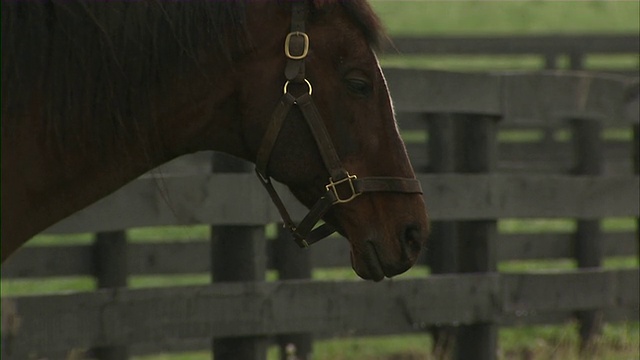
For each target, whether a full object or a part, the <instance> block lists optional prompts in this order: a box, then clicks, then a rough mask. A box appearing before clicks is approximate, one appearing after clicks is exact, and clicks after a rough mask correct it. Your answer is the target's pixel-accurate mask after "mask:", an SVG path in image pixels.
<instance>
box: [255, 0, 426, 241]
mask: <svg viewBox="0 0 640 360" xmlns="http://www.w3.org/2000/svg"><path fill="white" fill-rule="evenodd" d="M292 7H293V10H292V16H291V32H290V33H289V34H288V35H287V37H286V38H285V49H284V53H285V56H286V57H287V65H286V67H285V77H286V79H287V81H286V82H285V85H284V95H283V96H282V97H281V98H280V102H279V103H278V105H277V106H276V108H275V110H274V111H273V114H272V115H271V121H270V123H269V125H268V127H267V130H266V132H265V134H264V137H263V139H262V144H261V145H260V148H259V149H258V153H257V156H256V174H257V175H258V178H259V179H260V182H261V183H262V185H264V187H265V189H266V190H267V192H268V193H269V196H270V197H271V200H272V201H273V203H274V204H275V206H276V208H277V209H278V211H279V212H280V216H281V217H282V220H283V222H284V226H285V227H286V228H287V229H289V231H290V232H291V234H292V235H293V238H294V240H295V241H296V243H297V244H298V245H299V246H300V247H308V246H309V245H311V244H313V243H315V242H317V241H318V240H321V239H323V238H325V237H327V236H329V235H331V234H332V233H334V232H335V229H334V228H333V227H332V226H331V225H329V224H326V223H325V224H323V225H321V226H318V227H316V228H315V229H314V226H315V225H316V224H317V223H318V222H319V221H320V220H321V219H322V217H323V216H324V215H325V214H326V213H327V211H329V209H330V208H331V206H333V205H336V204H344V203H348V202H350V201H351V200H353V199H355V198H356V197H357V196H359V195H361V194H362V193H364V192H398V193H409V194H422V188H421V187H420V182H419V181H418V180H416V179H410V178H400V177H368V178H364V179H358V177H357V176H356V175H355V174H354V175H352V174H349V172H348V171H347V170H345V168H344V167H343V166H342V162H341V161H340V158H339V157H338V154H337V152H336V150H335V147H334V146H333V142H332V141H331V137H330V136H329V132H328V131H327V128H326V127H325V125H324V122H323V121H322V117H321V116H320V112H319V111H318V108H317V107H316V105H315V103H314V102H313V98H312V97H311V94H312V93H313V88H312V86H311V83H310V82H309V81H308V80H307V79H306V78H305V68H304V66H305V63H304V60H305V58H306V56H307V53H308V51H309V37H308V35H307V34H306V33H305V32H304V31H305V18H306V13H307V3H306V2H305V1H301V2H294V3H293V5H292ZM290 83H296V84H300V85H301V86H303V85H306V87H307V92H306V93H304V94H302V95H300V96H297V97H296V96H294V95H292V94H291V93H290V92H289V87H288V85H289V84H290ZM293 106H297V107H298V108H299V109H300V111H301V113H302V115H303V116H304V119H305V121H306V123H307V125H308V126H309V129H310V130H311V133H312V134H313V138H314V140H315V142H316V144H317V146H318V149H319V151H320V155H321V157H322V161H323V163H324V165H325V168H326V169H327V171H328V172H329V181H328V183H327V185H325V190H326V191H325V193H324V194H323V195H322V196H321V197H320V199H319V200H318V201H316V203H315V204H314V205H313V206H312V207H311V208H310V210H309V213H308V214H307V216H305V217H304V219H302V221H301V222H300V224H298V225H296V224H295V223H294V222H293V220H292V219H291V216H290V215H289V212H288V211H287V209H286V207H285V206H284V203H283V202H282V199H281V198H280V196H279V195H278V193H277V192H276V190H275V188H274V187H273V184H272V182H271V177H270V176H269V173H268V166H269V160H270V158H271V152H272V150H273V148H274V146H275V144H276V141H277V139H278V134H279V133H280V129H281V128H282V125H283V124H284V121H285V119H286V117H287V115H288V114H289V112H290V111H291V108H292V107H293Z"/></svg>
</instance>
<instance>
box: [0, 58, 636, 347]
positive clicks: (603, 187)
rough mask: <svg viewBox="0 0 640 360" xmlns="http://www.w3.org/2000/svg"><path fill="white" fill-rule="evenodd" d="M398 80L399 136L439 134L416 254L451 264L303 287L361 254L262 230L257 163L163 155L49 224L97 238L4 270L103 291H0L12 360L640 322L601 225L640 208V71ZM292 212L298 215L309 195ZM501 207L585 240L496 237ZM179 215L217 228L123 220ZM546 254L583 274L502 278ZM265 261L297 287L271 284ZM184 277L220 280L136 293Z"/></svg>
mask: <svg viewBox="0 0 640 360" xmlns="http://www.w3.org/2000/svg"><path fill="white" fill-rule="evenodd" d="M386 74H387V77H388V81H389V85H390V88H391V92H392V94H393V96H394V101H395V108H396V109H397V111H398V112H399V119H400V126H401V128H402V129H403V130H407V131H412V132H415V133H416V134H418V136H417V137H418V138H420V136H421V135H420V134H421V132H423V133H424V134H426V135H425V136H423V137H427V138H428V141H426V142H425V141H423V140H421V139H422V138H421V139H414V140H413V141H412V142H411V143H410V146H409V148H410V155H411V157H412V160H413V161H414V164H415V165H416V168H417V169H418V170H419V171H418V177H419V178H420V180H421V181H422V184H423V187H424V190H425V198H426V203H427V205H428V206H429V208H430V216H431V218H432V220H433V228H434V230H433V235H432V237H431V242H430V247H429V249H430V251H429V254H428V255H427V256H425V257H424V259H422V260H421V262H422V263H423V264H424V263H428V265H429V266H430V267H431V271H432V273H435V274H437V275H434V276H429V277H426V278H419V279H407V280H393V281H385V282H382V283H369V282H363V281H312V280H309V279H308V278H309V277H310V274H311V269H312V268H318V267H323V268H324V267H345V266H349V265H348V264H349V260H348V249H347V247H346V244H345V242H344V241H341V240H339V239H333V240H325V241H323V242H320V243H318V244H317V245H314V247H312V248H311V249H309V250H300V249H297V248H295V246H293V245H292V243H291V242H290V241H289V240H288V239H286V238H284V237H278V238H277V239H275V240H267V239H266V238H265V235H264V234H265V232H264V226H265V225H266V224H270V223H276V222H278V221H279V218H278V215H277V212H276V210H275V208H274V207H273V206H272V205H271V203H270V201H269V199H268V196H267V194H266V193H265V192H264V191H263V189H262V188H261V185H259V183H258V181H256V180H255V178H254V175H253V174H251V173H247V172H244V171H245V170H246V168H245V166H244V165H240V166H236V165H233V163H231V164H230V163H229V162H228V161H227V160H226V159H224V158H222V159H220V158H218V160H216V161H215V162H214V164H213V165H212V163H211V157H210V155H209V154H197V155H195V156H193V157H191V158H188V159H181V160H179V161H177V162H174V163H173V164H169V165H168V166H167V167H165V168H164V170H163V171H162V173H163V175H162V176H161V180H158V179H157V178H154V177H153V176H145V177H142V178H141V179H139V180H136V181H134V182H132V183H130V184H129V185H127V186H125V187H124V188H122V189H121V190H119V191H117V192H116V193H114V194H113V195H112V196H110V197H109V198H106V199H103V200H101V201H99V202H98V203H96V204H94V205H93V206H91V207H90V208H88V209H86V210H84V211H81V212H80V213H78V214H75V215H73V216H72V217H70V218H68V219H66V220H64V221H62V222H60V223H59V224H57V225H55V226H54V227H52V228H51V229H49V230H48V231H49V232H51V233H74V232H96V231H97V232H100V233H98V235H97V240H96V242H95V244H94V245H93V246H86V245H69V246H59V247H36V246H32V247H25V248H23V249H22V250H20V251H19V252H18V253H16V254H15V256H14V257H13V258H11V259H10V260H9V261H7V262H6V263H5V264H4V265H3V267H2V276H3V279H8V278H26V277H50V276H70V275H91V276H96V277H97V278H98V279H99V280H98V285H99V287H101V288H102V289H99V290H97V291H94V292H81V293H70V294H56V295H46V296H16V297H11V298H9V297H7V298H3V332H2V336H3V344H2V351H3V359H24V358H29V357H32V358H40V357H43V356H46V355H47V354H51V355H49V356H51V357H52V358H54V357H56V356H57V357H62V356H63V355H61V354H64V353H65V351H67V350H68V349H71V348H80V349H94V350H93V353H94V354H96V356H97V357H98V358H101V359H121V358H126V357H127V356H128V355H129V354H134V353H153V352H160V351H179V350H184V349H194V348H206V347H210V346H211V344H212V340H211V339H214V340H213V348H214V352H215V356H216V358H218V359H220V358H222V359H224V358H234V359H264V357H265V349H266V347H267V345H269V344H270V343H271V342H272V341H273V340H274V339H277V341H279V342H280V343H281V344H287V343H295V344H296V345H297V348H298V355H299V356H301V357H303V358H304V357H305V356H306V354H307V353H308V352H309V351H311V348H312V339H313V337H326V336H341V335H349V336H362V335H387V334H403V333H419V332H425V331H433V333H434V336H435V339H436V343H437V344H441V345H442V346H443V347H444V348H447V349H450V347H449V345H448V344H449V343H452V342H449V341H448V340H451V339H453V338H455V339H456V342H457V344H458V345H459V346H457V349H454V350H452V351H456V352H455V357H456V358H459V359H469V358H474V359H495V358H496V354H497V348H498V340H497V330H498V327H500V326H514V325H528V324H541V323H544V324H552V323H562V322H566V321H569V320H572V319H577V320H578V321H580V324H581V335H582V336H583V339H584V340H585V343H586V342H588V341H589V339H590V338H592V336H593V334H595V333H597V332H598V329H599V328H600V326H601V324H602V322H603V321H606V322H617V321H635V320H637V319H638V316H639V310H638V307H639V305H640V299H639V295H638V290H639V282H640V277H639V271H638V268H632V269H617V270H613V269H607V268H603V267H602V261H603V259H604V258H605V257H609V256H638V251H639V250H638V248H639V246H638V234H637V230H636V231H635V232H621V233H612V232H604V231H603V230H601V229H600V227H599V223H598V221H599V219H603V218H611V217H633V218H636V219H637V218H638V216H639V215H640V214H639V213H640V210H639V208H638V198H639V195H640V190H639V183H640V180H639V176H638V97H637V94H638V82H637V79H632V78H628V77H620V76H613V75H610V76H605V75H595V74H587V73H570V72H567V73H563V72H540V73H513V72H512V73H486V74H463V73H448V72H438V71H420V70H399V69H388V70H387V71H386ZM549 128H553V129H556V128H565V129H566V131H568V133H569V135H570V136H568V137H567V138H564V139H563V138H551V139H549V138H544V139H537V138H535V136H534V139H533V140H531V139H529V140H527V141H511V140H510V139H509V138H508V137H506V138H505V137H504V136H502V135H501V134H503V133H504V132H505V131H516V130H517V131H527V132H533V133H534V134H535V132H536V131H538V130H539V129H549ZM608 128H623V129H627V130H628V131H632V132H633V139H630V137H629V136H627V137H625V136H622V139H617V140H614V141H609V140H608V138H606V137H603V136H602V132H603V131H604V130H605V129H608ZM514 129H516V130H514ZM523 129H524V130H523ZM632 129H633V130H632ZM414 135H415V134H414ZM558 151H561V152H562V154H560V153H557V152H558ZM212 168H213V169H214V170H215V171H216V172H218V171H224V172H225V173H216V174H213V173H211V169H212ZM187 171H188V172H189V173H186V172H187ZM220 189H224V191H220ZM286 201H287V202H292V199H291V198H289V199H286ZM239 204H242V205H239ZM292 208H293V209H294V213H295V214H296V216H297V217H300V216H301V215H302V214H303V209H302V208H301V206H300V205H295V204H294V203H292ZM504 218H516V219H529V218H570V219H575V220H576V222H577V226H576V231H575V232H572V233H543V234H527V233H516V234H511V233H500V232H498V231H497V220H498V219H504ZM179 224H208V225H211V226H212V233H213V235H212V238H211V239H210V241H208V242H207V241H204V242H188V243H177V242H169V243H160V244H147V243H137V244H127V242H126V238H125V236H124V232H122V230H124V229H128V228H132V227H140V226H162V225H179ZM540 258H573V259H575V260H576V263H577V265H578V268H577V269H573V270H567V271H553V272H548V273H547V272H535V273H502V272H498V271H497V265H498V262H500V261H503V260H517V259H540ZM227 261H231V262H233V263H236V264H237V263H242V264H243V265H242V266H241V267H238V266H235V267H230V266H225V265H224V264H225V262H227ZM267 269H276V270H278V272H279V274H280V278H281V279H283V280H281V281H277V282H265V281H264V278H265V272H266V270H267ZM180 273H211V274H212V277H213V278H214V279H215V280H216V281H217V282H216V283H214V284H213V285H210V286H183V287H172V288H153V289H128V288H126V287H124V286H125V285H126V283H127V276H129V275H140V274H180ZM453 273H455V274H453ZM285 279H286V280H285ZM445 340H446V341H445ZM231 354H233V355H231Z"/></svg>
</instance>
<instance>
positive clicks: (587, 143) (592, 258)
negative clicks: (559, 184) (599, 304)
mask: <svg viewBox="0 0 640 360" xmlns="http://www.w3.org/2000/svg"><path fill="white" fill-rule="evenodd" d="M570 123H571V128H572V130H573V146H574V158H575V166H574V169H573V173H574V174H575V175H592V176H593V175H599V174H602V170H603V150H604V148H603V143H602V138H601V134H602V123H601V122H600V121H598V120H581V119H573V120H571V121H570ZM575 250H576V260H577V262H578V267H579V268H590V267H600V266H602V258H603V249H602V234H601V231H600V221H599V220H579V221H578V226H577V229H576V234H575ZM577 317H578V321H579V322H580V339H581V341H582V342H581V346H580V347H581V349H582V350H584V349H586V348H588V347H589V344H590V343H591V341H592V340H593V338H594V336H596V335H598V334H599V333H600V332H601V331H602V311H598V310H593V311H579V312H578V313H577Z"/></svg>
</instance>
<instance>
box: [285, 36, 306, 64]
mask: <svg viewBox="0 0 640 360" xmlns="http://www.w3.org/2000/svg"><path fill="white" fill-rule="evenodd" d="M294 36H302V39H304V48H303V49H302V54H300V55H293V54H291V49H290V48H289V45H290V43H291V38H292V37H294ZM308 53H309V36H308V35H307V34H305V33H303V32H300V31H294V32H290V33H289V34H287V38H286V39H284V54H285V55H287V57H288V58H289V59H291V60H302V59H304V58H306V57H307V54H308Z"/></svg>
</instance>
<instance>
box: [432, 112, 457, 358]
mask: <svg viewBox="0 0 640 360" xmlns="http://www.w3.org/2000/svg"><path fill="white" fill-rule="evenodd" d="M425 118H426V120H427V128H428V131H429V145H428V146H429V148H428V151H429V169H428V170H429V172H433V173H437V174H443V173H452V172H454V171H455V141H454V131H453V129H454V124H453V121H452V117H451V114H426V115H425ZM427 264H428V265H429V267H430V268H431V273H433V274H447V273H456V272H458V239H457V237H456V223H455V221H434V222H432V223H431V234H430V236H429V251H428V252H427ZM455 333H456V328H455V327H453V326H438V327H433V328H432V329H431V334H432V337H433V355H434V356H435V358H436V359H443V358H450V357H451V354H452V353H453V349H454V348H455V336H456V334H455Z"/></svg>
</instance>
